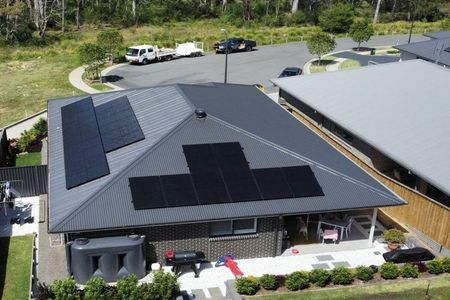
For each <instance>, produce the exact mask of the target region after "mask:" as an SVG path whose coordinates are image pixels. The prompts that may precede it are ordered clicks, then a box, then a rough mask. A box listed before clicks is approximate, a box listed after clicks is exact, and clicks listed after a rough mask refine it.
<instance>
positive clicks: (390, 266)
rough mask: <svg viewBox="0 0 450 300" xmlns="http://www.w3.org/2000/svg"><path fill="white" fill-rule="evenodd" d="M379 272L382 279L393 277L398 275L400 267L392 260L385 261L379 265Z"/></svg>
mask: <svg viewBox="0 0 450 300" xmlns="http://www.w3.org/2000/svg"><path fill="white" fill-rule="evenodd" d="M380 274H381V277H383V278H384V279H395V278H397V277H398V276H399V275H400V268H399V266H397V265H396V264H394V263H393V262H387V263H384V264H383V265H382V266H381V269H380Z"/></svg>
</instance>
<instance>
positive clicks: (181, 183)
mask: <svg viewBox="0 0 450 300" xmlns="http://www.w3.org/2000/svg"><path fill="white" fill-rule="evenodd" d="M160 180H161V185H162V190H163V193H164V199H165V200H166V203H167V206H185V205H198V204H199V202H198V200H197V196H196V194H195V191H194V186H193V184H192V179H191V175H189V174H179V175H167V176H161V177H160Z"/></svg>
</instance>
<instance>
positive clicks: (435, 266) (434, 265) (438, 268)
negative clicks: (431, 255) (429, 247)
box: [427, 258, 444, 274]
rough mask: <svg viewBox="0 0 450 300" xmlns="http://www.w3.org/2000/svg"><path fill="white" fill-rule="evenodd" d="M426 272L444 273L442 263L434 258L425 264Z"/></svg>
mask: <svg viewBox="0 0 450 300" xmlns="http://www.w3.org/2000/svg"><path fill="white" fill-rule="evenodd" d="M427 267H428V273H430V274H441V273H444V264H443V263H442V260H441V259H439V258H435V259H433V260H432V261H430V262H429V263H428V264H427Z"/></svg>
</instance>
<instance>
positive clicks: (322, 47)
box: [306, 32, 336, 64]
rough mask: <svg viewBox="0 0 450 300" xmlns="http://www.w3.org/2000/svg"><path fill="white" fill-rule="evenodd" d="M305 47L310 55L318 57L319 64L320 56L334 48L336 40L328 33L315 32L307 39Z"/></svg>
mask: <svg viewBox="0 0 450 300" xmlns="http://www.w3.org/2000/svg"><path fill="white" fill-rule="evenodd" d="M306 46H307V47H308V50H309V52H310V53H311V54H312V55H317V56H318V58H319V64H320V61H321V58H322V56H323V55H324V54H327V53H329V52H331V51H333V50H334V48H336V40H335V38H334V37H333V36H331V35H329V34H328V33H325V32H317V33H315V34H312V35H311V36H310V37H309V38H308V40H307V41H306Z"/></svg>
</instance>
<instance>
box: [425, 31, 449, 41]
mask: <svg viewBox="0 0 450 300" xmlns="http://www.w3.org/2000/svg"><path fill="white" fill-rule="evenodd" d="M424 36H427V37H429V38H432V39H450V30H442V31H438V32H430V33H425V34H424Z"/></svg>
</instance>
